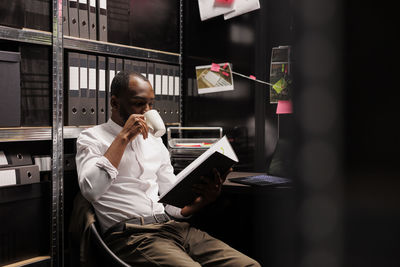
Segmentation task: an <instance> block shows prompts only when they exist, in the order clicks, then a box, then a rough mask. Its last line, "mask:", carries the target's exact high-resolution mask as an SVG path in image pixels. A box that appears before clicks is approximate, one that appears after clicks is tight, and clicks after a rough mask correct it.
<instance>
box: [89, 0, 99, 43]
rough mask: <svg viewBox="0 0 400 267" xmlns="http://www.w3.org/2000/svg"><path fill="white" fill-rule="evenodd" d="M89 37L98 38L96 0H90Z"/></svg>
mask: <svg viewBox="0 0 400 267" xmlns="http://www.w3.org/2000/svg"><path fill="white" fill-rule="evenodd" d="M89 1H90V2H89V39H91V40H97V10H96V6H97V5H96V0H89Z"/></svg>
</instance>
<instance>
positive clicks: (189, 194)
mask: <svg viewBox="0 0 400 267" xmlns="http://www.w3.org/2000/svg"><path fill="white" fill-rule="evenodd" d="M238 161H239V160H238V158H237V156H236V154H235V151H233V148H232V146H231V145H230V143H229V141H228V139H227V138H226V136H224V137H222V138H221V139H220V140H218V141H217V142H216V143H214V144H213V145H212V146H211V147H210V148H209V149H208V150H206V151H205V152H204V153H203V154H201V155H200V157H198V158H197V159H196V160H194V161H193V162H192V163H190V164H189V165H188V166H187V167H186V168H185V169H183V170H182V171H181V172H180V173H179V174H178V175H177V176H176V177H177V178H178V179H177V181H176V182H175V184H173V185H172V186H171V188H170V189H169V190H167V191H166V192H164V193H163V194H162V195H161V196H160V200H159V201H158V202H161V203H164V204H170V205H173V206H175V207H179V208H183V207H184V206H186V205H188V204H191V203H192V202H193V201H194V200H195V199H196V197H198V195H197V194H196V193H195V192H193V190H192V185H194V184H200V183H202V181H201V179H200V177H201V176H205V177H210V178H211V179H213V178H214V173H213V168H216V169H217V170H218V171H219V173H220V174H221V175H223V174H225V173H226V172H227V171H228V170H229V168H231V167H232V166H233V165H234V164H235V163H237V162H238Z"/></svg>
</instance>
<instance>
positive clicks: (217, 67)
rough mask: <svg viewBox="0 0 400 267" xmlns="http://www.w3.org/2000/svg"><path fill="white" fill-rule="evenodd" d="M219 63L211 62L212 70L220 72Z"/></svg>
mask: <svg viewBox="0 0 400 267" xmlns="http://www.w3.org/2000/svg"><path fill="white" fill-rule="evenodd" d="M219 68H220V67H219V65H218V64H215V63H212V64H211V70H212V71H216V72H218V71H219Z"/></svg>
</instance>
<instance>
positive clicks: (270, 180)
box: [228, 174, 291, 186]
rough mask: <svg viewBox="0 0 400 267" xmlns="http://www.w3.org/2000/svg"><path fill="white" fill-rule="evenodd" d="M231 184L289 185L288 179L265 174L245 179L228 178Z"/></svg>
mask: <svg viewBox="0 0 400 267" xmlns="http://www.w3.org/2000/svg"><path fill="white" fill-rule="evenodd" d="M228 180H229V181H231V182H234V183H239V184H245V185H255V186H266V185H284V184H289V183H291V180H290V179H288V178H283V177H278V176H272V175H267V174H262V175H254V176H247V177H238V178H229V179H228Z"/></svg>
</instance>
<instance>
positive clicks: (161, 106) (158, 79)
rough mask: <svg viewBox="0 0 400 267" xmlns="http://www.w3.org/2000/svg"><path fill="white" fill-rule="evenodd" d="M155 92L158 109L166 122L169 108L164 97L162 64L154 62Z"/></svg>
mask: <svg viewBox="0 0 400 267" xmlns="http://www.w3.org/2000/svg"><path fill="white" fill-rule="evenodd" d="M154 94H155V96H156V103H157V110H158V111H159V113H160V116H161V118H162V119H163V120H164V122H166V121H165V119H166V118H165V116H166V113H167V109H166V107H165V102H164V99H163V97H162V65H161V64H158V63H154Z"/></svg>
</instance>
